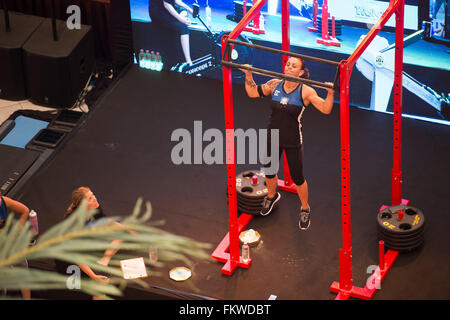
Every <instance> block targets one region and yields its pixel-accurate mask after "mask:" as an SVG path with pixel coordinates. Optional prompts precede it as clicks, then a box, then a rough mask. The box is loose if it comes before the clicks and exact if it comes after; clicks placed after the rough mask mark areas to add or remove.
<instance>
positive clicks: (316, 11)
mask: <svg viewBox="0 0 450 320" xmlns="http://www.w3.org/2000/svg"><path fill="white" fill-rule="evenodd" d="M318 14H319V0H314V4H313V26H312V27H309V28H308V30H309V31H312V32H317V30H318V28H317V15H318Z"/></svg>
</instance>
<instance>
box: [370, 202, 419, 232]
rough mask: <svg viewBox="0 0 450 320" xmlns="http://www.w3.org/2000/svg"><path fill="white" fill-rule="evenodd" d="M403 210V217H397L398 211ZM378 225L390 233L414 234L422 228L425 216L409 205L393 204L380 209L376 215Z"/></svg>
mask: <svg viewBox="0 0 450 320" xmlns="http://www.w3.org/2000/svg"><path fill="white" fill-rule="evenodd" d="M399 210H403V211H404V214H403V219H402V220H399V219H398V211H399ZM377 223H378V226H379V227H380V228H382V229H384V230H386V231H387V232H388V233H390V234H415V233H416V232H417V230H419V229H421V228H423V225H424V223H425V217H424V215H423V213H422V212H421V211H420V210H419V209H417V208H414V207H410V206H404V205H401V206H393V207H388V208H386V209H383V210H382V211H380V212H379V213H378V215H377Z"/></svg>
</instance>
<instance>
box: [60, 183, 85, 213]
mask: <svg viewBox="0 0 450 320" xmlns="http://www.w3.org/2000/svg"><path fill="white" fill-rule="evenodd" d="M89 191H91V189H89V188H88V187H79V188H77V189H75V190H74V191H73V192H72V203H71V204H70V206H69V207H68V208H67V210H66V214H65V215H64V218H67V216H68V215H69V214H71V213H72V211H73V210H74V209H76V208H78V206H79V205H80V203H81V201H83V199H84V198H86V195H87V193H88V192H89Z"/></svg>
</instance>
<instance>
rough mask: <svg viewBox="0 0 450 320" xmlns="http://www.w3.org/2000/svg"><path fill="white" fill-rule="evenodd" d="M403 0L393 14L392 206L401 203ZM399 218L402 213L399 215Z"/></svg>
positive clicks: (400, 0)
mask: <svg viewBox="0 0 450 320" xmlns="http://www.w3.org/2000/svg"><path fill="white" fill-rule="evenodd" d="M404 8H405V0H399V5H398V6H397V10H396V12H395V70H394V133H393V137H394V138H393V139H394V140H393V167H392V205H393V206H395V205H399V204H401V201H402V171H401V160H402V156H401V152H402V150H401V145H402V93H403V84H402V80H403V36H404ZM399 218H403V217H402V213H399Z"/></svg>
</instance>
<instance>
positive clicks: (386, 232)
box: [377, 224, 425, 237]
mask: <svg viewBox="0 0 450 320" xmlns="http://www.w3.org/2000/svg"><path fill="white" fill-rule="evenodd" d="M377 227H378V230H380V231H382V232H384V233H385V234H387V235H394V236H405V237H406V236H414V235H416V234H418V233H420V232H422V231H423V230H424V229H425V224H422V225H421V226H420V228H417V229H414V230H412V231H409V232H403V233H399V232H396V231H393V230H391V229H388V228H383V227H381V226H380V225H378V226H377Z"/></svg>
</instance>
